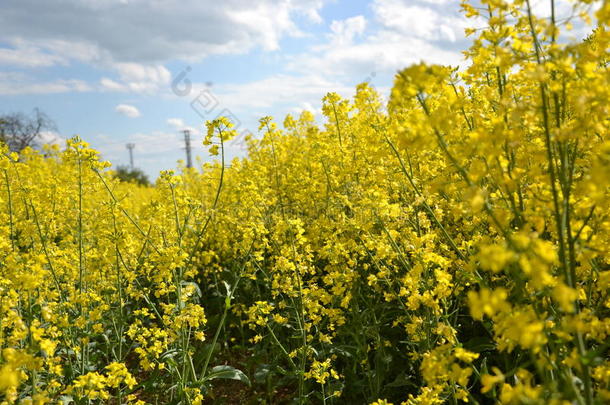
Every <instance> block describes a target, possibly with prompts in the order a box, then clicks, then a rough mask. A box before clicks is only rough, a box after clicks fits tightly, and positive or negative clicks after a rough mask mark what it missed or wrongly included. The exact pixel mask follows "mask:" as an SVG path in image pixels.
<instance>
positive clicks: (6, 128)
mask: <svg viewBox="0 0 610 405" xmlns="http://www.w3.org/2000/svg"><path fill="white" fill-rule="evenodd" d="M56 129H57V126H56V125H55V122H53V120H51V118H49V116H48V115H46V114H45V113H43V112H42V111H40V110H39V109H38V108H35V109H34V111H33V112H32V115H26V114H23V113H12V114H4V115H0V142H4V143H6V144H7V145H8V147H9V148H10V150H11V151H13V152H21V151H22V150H23V149H25V148H26V147H28V146H31V147H35V146H38V140H39V137H40V135H41V133H42V132H44V131H54V130H56Z"/></svg>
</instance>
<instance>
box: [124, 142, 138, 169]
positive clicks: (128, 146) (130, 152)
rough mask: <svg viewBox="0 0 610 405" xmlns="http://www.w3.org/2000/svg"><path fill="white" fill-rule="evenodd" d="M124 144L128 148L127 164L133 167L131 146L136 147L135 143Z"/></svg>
mask: <svg viewBox="0 0 610 405" xmlns="http://www.w3.org/2000/svg"><path fill="white" fill-rule="evenodd" d="M126 146H127V149H128V150H129V165H130V166H131V168H132V169H133V148H135V147H136V144H135V143H128V144H127V145H126Z"/></svg>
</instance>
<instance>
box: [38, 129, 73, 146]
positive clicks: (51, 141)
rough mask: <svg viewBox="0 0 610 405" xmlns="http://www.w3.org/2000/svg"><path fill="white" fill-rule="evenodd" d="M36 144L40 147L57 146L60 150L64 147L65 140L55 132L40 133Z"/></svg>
mask: <svg viewBox="0 0 610 405" xmlns="http://www.w3.org/2000/svg"><path fill="white" fill-rule="evenodd" d="M36 142H37V143H38V144H41V145H59V147H60V148H64V147H65V146H66V139H65V138H63V137H62V136H61V135H60V134H58V133H57V132H55V131H42V132H41V133H39V134H38V137H37V139H36Z"/></svg>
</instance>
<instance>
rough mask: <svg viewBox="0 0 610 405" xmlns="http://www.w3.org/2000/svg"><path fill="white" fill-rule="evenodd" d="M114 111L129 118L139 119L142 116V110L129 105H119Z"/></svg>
mask: <svg viewBox="0 0 610 405" xmlns="http://www.w3.org/2000/svg"><path fill="white" fill-rule="evenodd" d="M114 110H115V111H116V112H118V113H119V114H122V115H124V116H126V117H129V118H138V117H139V116H141V115H142V114H140V110H138V109H137V107H135V106H133V105H129V104H119V105H117V106H116V107H115V108H114Z"/></svg>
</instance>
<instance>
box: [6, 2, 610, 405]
mask: <svg viewBox="0 0 610 405" xmlns="http://www.w3.org/2000/svg"><path fill="white" fill-rule="evenodd" d="M572 3H573V5H574V17H573V19H572V20H571V21H555V20H554V19H553V16H551V18H548V16H545V17H544V18H542V17H539V16H537V15H536V14H535V13H534V12H533V11H532V9H531V7H530V4H529V2H528V1H524V0H516V1H513V2H505V1H501V0H483V1H481V6H482V7H480V8H474V7H473V6H470V5H468V4H464V5H463V8H464V12H465V13H466V14H467V15H468V16H470V17H472V18H473V20H472V21H473V27H475V28H473V29H471V30H469V34H470V35H471V38H472V41H473V42H472V46H471V47H470V48H469V50H468V51H466V61H465V63H464V66H463V67H462V68H461V69H459V70H457V69H452V68H448V67H442V66H432V65H426V64H417V65H413V66H411V67H408V68H406V69H404V70H402V71H400V72H399V73H398V74H397V75H396V78H395V82H394V86H393V89H392V91H391V97H390V100H389V102H388V103H387V105H385V104H382V102H381V98H380V96H379V95H378V94H377V93H376V92H375V90H374V89H373V88H371V87H370V86H368V85H366V84H362V85H359V86H358V87H357V89H356V93H355V96H354V97H353V98H352V99H344V98H341V97H340V96H339V95H337V94H335V93H329V94H328V95H327V96H326V97H325V98H324V99H323V100H322V111H323V115H324V117H323V119H321V120H317V121H316V120H315V119H314V116H313V115H312V114H311V113H308V112H304V113H302V114H301V115H300V116H299V117H292V116H288V117H286V119H285V120H284V121H283V124H282V125H278V124H277V123H276V122H275V121H274V120H273V119H272V118H270V117H265V118H262V119H261V120H260V136H258V137H257V138H256V139H251V140H249V152H248V156H247V157H246V158H241V159H234V160H232V161H230V162H229V161H226V160H225V157H224V156H225V147H226V144H227V142H229V140H230V139H231V138H232V137H233V136H235V132H234V131H233V130H232V128H231V123H230V122H229V121H228V120H226V119H218V120H214V121H212V122H208V123H207V136H206V137H205V140H204V143H205V144H206V145H209V146H210V153H212V154H215V155H217V160H216V161H215V163H210V164H205V165H203V167H201V168H199V169H186V168H185V169H182V170H180V171H179V172H176V173H175V172H172V171H166V172H162V173H161V175H160V177H159V178H158V179H157V181H156V184H155V185H154V186H152V187H142V186H138V185H135V184H131V183H121V182H120V181H118V180H116V179H115V178H114V177H113V176H112V170H111V168H109V167H108V166H109V164H108V163H105V162H103V161H101V160H100V159H99V158H98V154H97V152H96V151H94V150H92V149H90V148H89V147H88V145H87V143H86V142H84V141H83V140H81V139H80V138H78V137H75V138H73V139H71V140H70V141H69V142H68V145H67V147H66V149H65V150H64V151H59V150H58V149H47V150H45V151H44V152H36V151H33V150H26V151H24V152H23V153H21V154H20V155H17V154H14V153H10V152H9V151H8V150H7V149H6V148H4V149H2V154H1V155H2V156H1V158H0V204H1V206H2V210H0V403H3V404H13V403H17V404H47V403H54V404H71V403H74V404H94V403H110V404H123V403H129V404H144V403H150V404H202V403H208V404H211V403H219V404H222V403H244V404H250V403H251V404H256V403H260V404H263V403H264V404H376V405H382V404H407V405H412V404H445V403H447V404H457V403H469V404H491V403H502V404H556V405H559V404H565V405H568V404H579V405H592V404H607V403H610V317H609V315H610V249H609V247H610V198H609V197H610V195H609V190H610V139H609V137H608V131H609V130H610V120H609V119H610V103H609V100H610V70H609V68H608V63H609V60H610V59H609V56H610V54H609V52H608V51H609V46H610V31H609V28H610V27H609V24H610V2H606V1H604V2H602V3H596V5H595V6H593V7H592V6H591V5H590V4H589V3H591V2H590V1H574V2H572ZM589 20H591V21H589ZM587 23H588V24H591V25H590V27H591V30H592V34H591V35H590V36H588V37H587V38H586V39H584V40H583V39H570V36H571V31H570V29H571V25H576V24H581V25H582V24H587Z"/></svg>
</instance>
